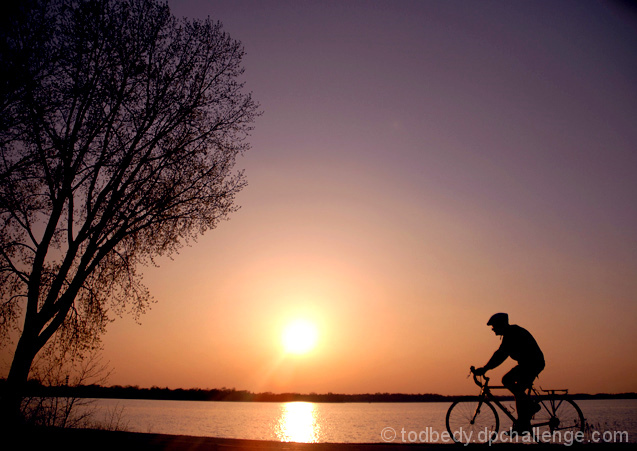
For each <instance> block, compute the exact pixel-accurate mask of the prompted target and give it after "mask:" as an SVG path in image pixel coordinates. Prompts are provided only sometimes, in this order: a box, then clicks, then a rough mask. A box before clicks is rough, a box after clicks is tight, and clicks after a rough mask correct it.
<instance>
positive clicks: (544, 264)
mask: <svg viewBox="0 0 637 451" xmlns="http://www.w3.org/2000/svg"><path fill="white" fill-rule="evenodd" d="M169 5H170V6H171V9H172V12H173V13H174V14H175V15H177V16H185V17H189V18H200V19H203V18H206V17H207V16H210V17H211V18H213V19H218V20H220V21H221V22H222V23H223V25H224V29H225V30H226V31H227V32H228V33H230V35H231V36H232V37H233V38H235V39H238V40H240V41H241V42H242V43H243V44H244V46H245V50H246V56H245V60H244V63H245V68H246V72H245V75H244V81H245V83H246V89H247V90H249V91H251V92H252V93H253V96H254V98H255V99H256V100H257V101H258V102H259V103H260V104H261V109H262V110H263V112H264V114H263V115H262V116H261V117H260V118H258V120H257V121H256V123H255V129H254V131H253V133H252V136H251V138H250V143H251V145H252V149H251V150H250V151H249V152H248V153H246V154H245V155H244V156H243V157H242V158H241V159H240V160H239V161H238V168H239V169H245V173H246V176H247V179H248V182H249V185H248V187H246V188H245V190H244V191H242V193H241V194H240V195H239V196H238V198H237V203H238V204H239V205H241V209H240V210H239V211H238V212H237V213H235V214H234V215H232V217H231V219H230V220H229V221H227V222H224V223H222V224H221V225H220V226H219V227H218V228H217V229H215V230H213V231H211V232H208V233H207V234H205V235H204V236H202V237H201V238H200V239H199V240H198V242H197V243H195V244H194V245H192V246H191V247H185V248H183V249H182V250H181V251H180V253H179V254H178V255H175V256H173V258H172V260H171V259H160V260H159V261H158V263H159V267H149V268H145V269H144V270H143V273H144V282H145V284H146V285H147V286H148V288H149V289H150V291H151V293H152V294H153V295H154V297H155V299H156V300H157V303H155V304H153V306H152V309H151V310H150V311H149V312H148V313H146V314H145V315H144V316H142V317H141V324H137V323H136V322H135V321H134V319H133V318H131V317H128V316H123V317H122V318H117V319H116V321H115V322H114V323H112V324H111V325H110V326H109V330H108V333H107V334H106V336H105V337H104V340H103V344H104V350H103V358H104V360H105V361H106V362H108V364H109V366H110V367H111V368H112V369H113V372H112V375H111V377H110V379H109V383H110V384H119V385H139V386H141V387H150V386H160V387H170V388H179V387H180V388H194V387H199V388H221V387H228V388H232V387H234V388H236V389H242V390H250V391H254V392H265V391H272V392H290V391H292V392H302V393H310V392H316V393H327V392H333V393H377V392H401V393H440V394H470V393H474V392H475V389H476V387H475V386H474V385H473V383H472V381H471V380H470V379H467V375H468V371H469V367H470V366H471V365H476V366H482V365H484V364H485V363H486V362H487V360H488V359H489V357H490V356H491V354H492V353H493V351H494V350H495V349H497V347H498V346H499V344H500V339H499V337H496V336H495V335H494V334H493V332H492V331H491V329H490V328H489V327H487V326H486V322H487V320H488V319H489V317H490V316H491V315H492V314H493V313H496V312H507V313H508V314H509V316H510V319H511V322H512V323H515V324H519V325H521V326H523V327H525V328H527V329H528V330H529V331H530V332H531V333H532V334H533V335H534V336H535V338H536V340H537V341H538V343H539V345H540V347H541V348H542V350H543V351H544V354H545V357H546V362H547V366H546V369H545V370H544V372H543V373H542V374H541V376H540V379H539V382H538V384H539V385H540V386H542V387H544V388H565V387H568V388H569V390H570V391H571V392H590V393H600V392H610V393H618V392H637V378H635V377H634V374H636V373H637V358H636V357H637V332H636V328H635V326H634V325H635V322H636V320H637V233H636V231H637V201H636V199H637V177H636V176H635V174H637V126H636V125H635V124H637V55H636V54H637V12H636V11H635V10H631V9H627V7H626V6H625V4H624V3H622V2H617V3H615V2H604V1H594V0H584V1H580V0H573V1H570V0H560V1H557V2H555V1H534V2H528V1H506V2H505V1H485V2H471V1H453V0H448V1H447V0H445V1H406V0H402V1H353V0H350V1H265V0H263V1H244V0H234V1H221V0H210V1H205V0H199V1H197V0H169ZM295 319H305V320H307V321H310V322H312V323H313V324H314V325H315V327H316V329H317V343H316V347H315V348H314V349H313V350H311V351H308V352H307V353H304V354H301V355H295V354H290V353H286V352H285V349H284V348H283V346H282V344H281V335H282V333H283V330H284V329H285V327H286V325H287V324H289V323H290V322H291V321H293V320H295ZM513 363H514V362H512V361H511V360H510V359H509V360H508V361H507V362H506V363H505V364H503V365H502V367H500V368H498V369H496V370H494V371H492V373H493V374H492V375H493V376H495V378H496V379H499V378H500V377H501V376H502V375H503V374H504V373H505V372H506V371H507V370H508V369H509V368H511V367H512V366H513Z"/></svg>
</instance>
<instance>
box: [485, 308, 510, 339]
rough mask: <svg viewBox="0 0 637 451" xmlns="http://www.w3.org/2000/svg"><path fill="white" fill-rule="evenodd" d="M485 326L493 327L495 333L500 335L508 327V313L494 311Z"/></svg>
mask: <svg viewBox="0 0 637 451" xmlns="http://www.w3.org/2000/svg"><path fill="white" fill-rule="evenodd" d="M487 326H491V329H493V332H494V333H495V334H496V335H502V334H503V333H504V330H505V329H506V328H507V327H509V315H507V314H506V313H496V314H495V315H493V316H492V317H491V318H489V322H488V323H487Z"/></svg>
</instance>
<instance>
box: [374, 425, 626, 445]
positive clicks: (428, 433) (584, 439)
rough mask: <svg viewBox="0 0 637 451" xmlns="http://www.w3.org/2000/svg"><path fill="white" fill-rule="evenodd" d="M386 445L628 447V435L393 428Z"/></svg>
mask: <svg viewBox="0 0 637 451" xmlns="http://www.w3.org/2000/svg"><path fill="white" fill-rule="evenodd" d="M380 436H381V439H382V440H383V441H384V442H401V443H463V444H465V445H468V444H469V443H488V444H489V445H491V444H492V443H534V442H542V443H559V444H562V445H565V446H570V445H573V444H576V443H577V444H579V443H628V442H629V441H630V440H629V437H628V432H627V431H598V430H594V431H589V432H588V433H584V432H582V431H572V430H565V431H554V432H550V431H541V430H540V429H539V428H534V429H533V430H532V431H531V433H526V434H519V433H517V432H515V431H514V430H513V429H509V430H505V431H501V432H500V433H497V434H496V433H494V432H493V431H491V430H489V429H484V430H481V431H480V430H478V431H476V430H463V429H462V428H460V429H459V430H458V431H455V432H454V433H453V434H450V433H449V432H448V431H444V432H439V431H437V430H435V429H434V428H433V427H427V428H425V429H423V430H421V431H413V430H412V431H408V430H406V429H405V428H401V429H400V430H398V431H397V430H396V429H394V428H392V427H386V428H384V429H383V430H382V431H381V433H380Z"/></svg>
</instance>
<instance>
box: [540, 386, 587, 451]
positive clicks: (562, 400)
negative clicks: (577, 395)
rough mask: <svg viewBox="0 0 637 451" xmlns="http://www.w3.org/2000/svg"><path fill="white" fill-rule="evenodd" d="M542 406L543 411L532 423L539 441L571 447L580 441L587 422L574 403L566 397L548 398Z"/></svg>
mask: <svg viewBox="0 0 637 451" xmlns="http://www.w3.org/2000/svg"><path fill="white" fill-rule="evenodd" d="M540 404H541V406H540V407H541V409H540V411H539V412H538V413H536V414H535V416H534V417H533V420H532V422H531V424H532V428H533V433H534V434H535V437H536V440H537V441H539V442H545V443H558V444H568V445H571V444H573V443H575V442H576V441H577V440H578V436H577V435H576V434H577V433H578V432H580V433H582V434H583V432H584V427H585V426H586V421H585V420H584V415H583V414H582V411H581V410H580V408H579V406H578V405H577V404H575V402H574V401H572V400H571V399H569V398H567V397H564V396H547V397H544V398H542V399H541V400H540ZM582 434H579V440H581V439H582V438H583V435H582Z"/></svg>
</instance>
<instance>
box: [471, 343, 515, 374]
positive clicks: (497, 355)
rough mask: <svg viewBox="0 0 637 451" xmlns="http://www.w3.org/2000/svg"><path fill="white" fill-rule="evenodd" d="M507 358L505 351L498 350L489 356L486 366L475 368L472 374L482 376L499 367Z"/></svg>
mask: <svg viewBox="0 0 637 451" xmlns="http://www.w3.org/2000/svg"><path fill="white" fill-rule="evenodd" d="M507 357H509V355H508V354H507V353H506V352H505V351H503V350H502V349H498V350H497V351H495V352H494V353H493V356H491V358H490V359H489V361H488V362H487V364H486V365H485V366H483V367H482V368H476V370H475V371H474V373H475V374H477V375H478V376H482V375H483V374H484V373H486V372H487V371H489V370H492V369H493V368H496V367H498V366H500V365H501V364H502V362H504V361H505V360H506V359H507Z"/></svg>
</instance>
